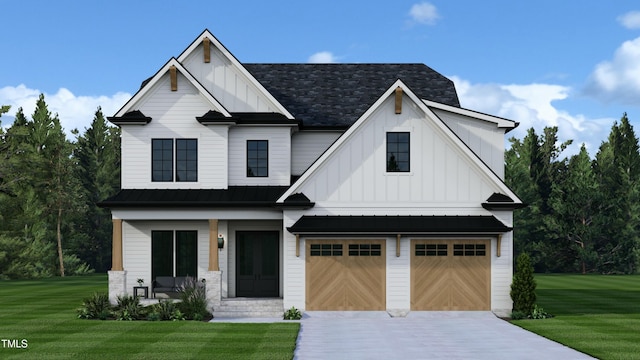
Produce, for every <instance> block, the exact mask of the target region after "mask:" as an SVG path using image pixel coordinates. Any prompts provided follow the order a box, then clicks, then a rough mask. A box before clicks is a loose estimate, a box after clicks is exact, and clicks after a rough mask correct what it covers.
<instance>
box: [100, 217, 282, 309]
mask: <svg viewBox="0 0 640 360" xmlns="http://www.w3.org/2000/svg"><path fill="white" fill-rule="evenodd" d="M118 215H125V214H122V213H120V214H118ZM129 215H131V214H129ZM263 217H265V216H263ZM161 235H166V236H164V237H165V238H168V239H165V240H167V241H168V242H169V244H170V245H171V247H170V249H173V250H172V253H171V256H172V257H171V258H170V259H169V261H168V262H169V263H170V264H171V269H170V272H169V274H173V275H174V276H175V277H176V278H177V277H181V276H185V275H186V276H191V277H194V278H195V279H196V280H197V281H198V282H202V283H204V284H205V288H206V296H207V302H208V305H209V310H210V311H212V312H213V313H214V316H215V317H262V316H264V317H275V316H282V313H283V304H282V294H283V288H282V278H283V275H282V269H283V267H282V249H283V244H282V220H280V219H256V220H245V219H207V220H180V219H178V220H176V219H163V220H158V219H153V220H142V219H131V218H129V219H122V218H114V219H113V259H112V261H113V263H112V264H113V266H112V270H111V271H109V297H110V300H111V302H112V303H115V302H116V301H117V297H118V296H119V295H120V296H121V295H125V294H128V295H133V294H138V295H142V294H145V293H146V294H147V297H148V300H144V301H154V300H155V301H157V300H156V299H157V298H161V297H167V294H165V293H163V292H157V291H154V288H153V286H154V282H153V280H155V277H157V275H158V274H159V273H160V270H159V268H161V266H159V265H158V262H159V260H158V258H159V257H161V256H159V255H158V252H160V255H162V251H158V250H157V248H158V246H156V245H157V243H161V242H162V241H164V240H162V239H161V238H162V236H161ZM189 235H191V237H190V236H189ZM191 238H193V240H190V239H191ZM188 240H189V241H188ZM189 242H190V243H192V244H188V243H189ZM189 259H191V260H189ZM191 274H194V275H191ZM163 275H165V276H166V275H167V274H166V273H163ZM138 279H143V281H144V283H143V284H142V285H143V286H140V284H139V283H138V282H137V280H138ZM141 287H143V288H145V289H140V288H141ZM154 293H155V294H154ZM169 295H173V296H172V297H176V295H177V294H175V293H174V294H169Z"/></svg>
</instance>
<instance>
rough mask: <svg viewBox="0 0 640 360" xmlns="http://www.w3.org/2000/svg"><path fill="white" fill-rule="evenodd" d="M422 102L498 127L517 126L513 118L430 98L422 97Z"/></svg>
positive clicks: (510, 127) (508, 127)
mask: <svg viewBox="0 0 640 360" xmlns="http://www.w3.org/2000/svg"><path fill="white" fill-rule="evenodd" d="M422 102H424V103H425V104H426V105H427V106H428V107H434V108H436V109H440V110H444V111H448V112H452V113H455V114H459V115H464V116H468V117H471V118H474V119H478V120H483V121H487V122H490V123H494V124H496V125H497V126H498V127H499V128H507V129H513V128H515V127H517V126H518V123H517V122H515V121H513V120H509V119H505V118H501V117H499V116H493V115H489V114H485V113H481V112H478V111H474V110H469V109H464V108H459V107H455V106H451V105H446V104H441V103H438V102H435V101H431V100H424V99H423V100H422Z"/></svg>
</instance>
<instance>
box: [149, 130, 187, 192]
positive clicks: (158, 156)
mask: <svg viewBox="0 0 640 360" xmlns="http://www.w3.org/2000/svg"><path fill="white" fill-rule="evenodd" d="M173 148H174V139H152V140H151V181H157V182H172V181H173V179H174V177H173V173H174V156H173V154H174V152H173ZM175 149H176V150H175V175H176V176H175V179H176V180H175V181H179V182H185V181H198V140H197V139H176V140H175Z"/></svg>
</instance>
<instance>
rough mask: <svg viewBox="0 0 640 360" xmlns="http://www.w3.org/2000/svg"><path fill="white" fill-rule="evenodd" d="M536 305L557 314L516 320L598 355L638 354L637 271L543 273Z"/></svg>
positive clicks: (639, 294)
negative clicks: (569, 273)
mask: <svg viewBox="0 0 640 360" xmlns="http://www.w3.org/2000/svg"><path fill="white" fill-rule="evenodd" d="M535 279H536V281H537V283H538V287H537V291H536V294H537V297H538V305H540V306H542V307H543V308H544V309H545V311H547V312H549V313H551V314H553V315H555V317H554V318H552V319H545V320H519V321H513V323H514V324H516V325H518V326H521V327H523V328H525V329H527V330H530V331H533V332H535V333H537V334H540V335H542V336H545V337H547V338H549V339H552V340H555V341H557V342H560V343H562V344H565V345H567V346H570V347H572V348H574V349H577V350H579V351H582V352H584V353H587V354H589V355H591V356H594V357H597V358H600V359H640V276H639V275H625V276H617V275H560V274H558V275H546V274H545V275H541V274H537V275H536V277H535Z"/></svg>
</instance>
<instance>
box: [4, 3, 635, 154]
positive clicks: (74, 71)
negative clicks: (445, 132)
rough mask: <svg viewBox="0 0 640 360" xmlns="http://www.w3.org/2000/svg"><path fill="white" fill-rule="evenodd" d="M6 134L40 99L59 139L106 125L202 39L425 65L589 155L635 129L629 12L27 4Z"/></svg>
mask: <svg viewBox="0 0 640 360" xmlns="http://www.w3.org/2000/svg"><path fill="white" fill-rule="evenodd" d="M0 16H1V18H0V44H1V46H2V50H3V51H2V53H3V54H2V56H1V57H0V105H12V109H11V111H10V112H9V113H8V114H5V115H4V116H3V117H2V119H1V120H2V125H3V126H5V127H6V126H8V125H9V124H10V123H11V121H12V116H13V115H14V114H15V111H16V110H17V109H18V107H20V106H22V107H23V108H24V110H25V113H26V114H28V115H30V114H31V113H32V112H33V108H34V105H35V101H36V99H37V96H38V95H39V94H40V93H44V94H45V97H46V101H47V103H48V104H49V109H50V110H51V111H52V112H54V113H58V115H59V117H60V120H61V121H62V124H63V126H64V127H65V129H66V130H67V131H70V130H71V129H73V128H78V129H80V130H82V129H84V128H85V127H88V126H89V124H90V122H91V120H92V118H93V113H94V112H95V110H96V108H97V107H98V106H102V108H103V110H104V112H105V114H106V115H108V116H110V115H113V114H114V113H115V112H116V111H117V110H118V109H119V108H120V107H121V106H122V105H123V104H124V103H125V102H126V100H128V98H129V97H131V96H132V95H133V94H134V93H135V92H136V91H137V89H138V88H139V86H140V82H141V81H142V80H144V79H146V78H147V77H149V76H151V75H153V74H154V73H155V72H156V71H157V70H158V69H159V68H160V67H161V66H162V65H163V64H164V63H165V62H166V61H167V60H169V58H171V57H172V56H176V57H177V56H178V55H179V54H180V53H181V52H182V51H183V50H184V49H185V48H186V47H187V46H188V45H189V44H190V43H191V42H192V41H193V40H194V39H195V38H196V37H197V36H198V35H199V34H200V33H201V32H202V31H203V30H204V29H205V28H208V29H209V30H210V31H211V32H212V33H213V34H214V35H215V36H216V37H217V38H218V39H219V40H220V41H221V42H222V43H223V44H224V45H225V46H226V47H227V48H228V49H229V50H230V51H231V52H232V53H233V54H234V55H235V56H236V57H237V58H238V59H239V60H240V61H241V62H247V63H252V62H285V63H302V62H314V61H315V62H344V63H369V62H372V63H380V62H392V63H424V64H427V65H428V66H430V67H432V68H433V69H435V70H437V71H438V72H440V73H442V74H443V75H445V76H447V77H449V78H451V79H453V80H454V81H455V83H456V88H457V90H458V95H459V97H460V101H461V105H462V106H463V107H465V108H468V109H472V110H477V111H482V112H486V113H489V114H493V115H498V116H502V117H506V118H509V119H512V120H515V121H518V122H520V123H521V125H520V127H519V128H518V129H516V130H515V131H513V132H511V133H510V135H514V136H516V137H520V138H521V137H522V136H523V134H524V133H525V132H526V130H527V129H528V128H530V127H534V128H535V129H536V130H537V131H538V132H540V131H541V130H542V128H543V127H544V126H550V125H557V126H559V128H560V137H561V140H566V139H573V140H574V142H575V143H576V145H575V147H574V148H573V149H572V151H573V152H575V150H576V149H577V147H578V146H579V144H580V143H582V142H585V143H586V144H587V146H588V148H589V152H590V154H591V155H592V156H593V155H595V152H596V151H597V148H598V146H599V145H600V143H601V141H603V140H604V139H605V138H606V136H607V135H608V134H609V131H610V129H611V126H612V125H613V122H614V121H615V120H619V119H620V117H621V116H622V114H623V113H624V112H626V113H627V114H628V116H629V118H630V120H631V122H632V124H634V126H635V129H636V131H637V132H638V131H640V3H638V2H637V0H633V1H632V0H616V1H610V0H563V1H557V0H536V1H507V0H485V1H475V0H430V1H427V2H425V1H420V0H417V1H405V0H395V1H377V0H367V1H359V0H356V1H353V0H352V1H344V0H343V1H334V0H325V1H313V2H307V1H289V0H286V1H242V0H236V1H225V2H221V1H210V0H209V1H184V2H182V3H178V2H176V1H164V0H159V1H158V0H156V1H122V0H111V1H69V0H58V1H44V0H43V1H35V0H22V1H10V2H3V3H2V13H1V15H0Z"/></svg>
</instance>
